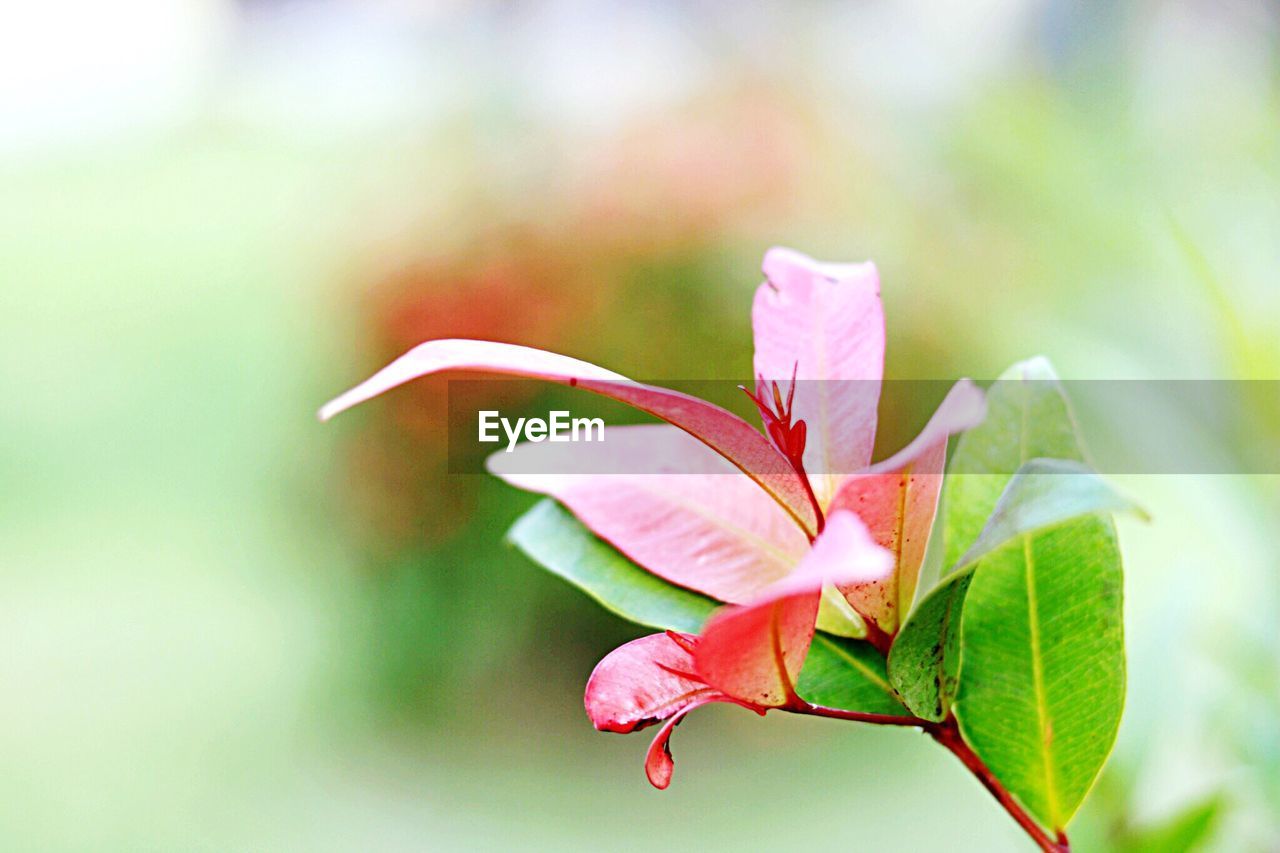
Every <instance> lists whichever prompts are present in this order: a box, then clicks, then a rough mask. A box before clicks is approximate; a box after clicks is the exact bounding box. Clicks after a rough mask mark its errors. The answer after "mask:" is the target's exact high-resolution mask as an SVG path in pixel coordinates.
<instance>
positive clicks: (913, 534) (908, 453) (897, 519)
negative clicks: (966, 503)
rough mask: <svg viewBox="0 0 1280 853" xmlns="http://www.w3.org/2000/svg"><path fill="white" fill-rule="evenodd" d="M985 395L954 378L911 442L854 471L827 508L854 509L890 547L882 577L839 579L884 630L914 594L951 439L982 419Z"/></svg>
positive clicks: (856, 605) (893, 628)
mask: <svg viewBox="0 0 1280 853" xmlns="http://www.w3.org/2000/svg"><path fill="white" fill-rule="evenodd" d="M985 416H986V398H985V395H983V393H982V391H981V389H979V388H977V387H976V386H975V385H973V384H972V383H970V382H969V381H967V380H962V381H961V382H958V383H956V385H955V387H953V388H952V389H951V391H950V393H948V394H947V398H946V399H945V400H943V401H942V405H940V406H939V407H938V410H937V411H936V412H934V415H933V417H932V418H931V419H930V420H929V423H928V424H927V425H926V426H925V428H924V430H923V431H921V433H920V435H918V436H917V437H916V439H915V440H914V441H912V442H911V444H909V445H908V446H907V447H906V448H904V449H903V450H901V451H900V452H898V453H897V454H895V455H894V456H893V457H891V458H889V459H886V460H885V461H883V462H880V463H877V464H876V465H874V466H872V467H871V468H870V469H868V471H867V472H866V473H865V474H859V475H856V476H853V477H850V478H848V479H846V480H845V481H844V483H843V484H842V485H841V486H840V490H839V491H838V492H837V493H836V496H835V497H834V498H833V499H832V501H831V507H830V510H831V511H832V512H836V511H839V510H848V511H850V512H853V513H856V514H857V515H858V517H859V518H861V519H862V521H863V523H864V524H866V526H867V528H868V529H869V530H870V531H871V536H872V538H874V539H875V541H876V542H878V543H879V544H880V545H883V546H884V547H885V548H887V549H889V551H891V552H892V553H893V554H894V556H895V559H896V562H897V569H896V571H894V572H893V574H892V575H891V576H890V577H888V578H886V579H885V580H884V581H883V582H882V583H879V584H870V585H867V584H863V585H858V586H849V587H845V586H842V587H841V591H842V592H843V593H844V594H845V598H846V599H848V601H849V604H850V605H851V606H852V607H853V609H854V610H856V611H858V613H859V614H861V615H862V617H863V618H864V619H869V620H871V621H873V622H875V623H876V625H877V626H878V627H879V628H880V630H882V631H883V632H885V633H886V634H889V635H893V634H894V633H896V632H897V630H898V626H899V625H900V624H901V622H902V619H903V617H904V615H905V614H906V612H907V610H909V609H910V607H911V601H912V599H913V598H914V597H915V591H916V582H917V580H918V579H919V575H920V566H921V564H923V562H924V556H925V550H926V548H927V546H928V544H929V533H930V531H931V530H932V529H933V518H934V514H935V513H936V512H937V508H938V494H939V491H940V490H941V488H942V476H943V469H944V467H945V465H946V459H947V439H948V438H949V437H950V436H951V435H953V434H955V433H957V432H960V431H962V430H966V429H970V428H972V427H974V426H977V425H978V424H979V423H981V422H982V419H983V418H984V417H985Z"/></svg>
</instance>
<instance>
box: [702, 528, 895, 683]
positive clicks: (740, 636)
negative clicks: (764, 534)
mask: <svg viewBox="0 0 1280 853" xmlns="http://www.w3.org/2000/svg"><path fill="white" fill-rule="evenodd" d="M892 571H893V557H892V555H891V554H889V552H888V551H886V550H885V549H883V548H881V547H880V546H879V545H877V544H876V543H875V542H874V541H872V539H871V536H870V534H869V533H868V531H867V529H866V527H865V526H864V525H863V524H862V522H861V521H859V520H858V518H857V517H856V516H854V515H853V514H852V513H848V512H838V513H835V514H833V515H831V516H830V517H829V518H828V519H827V525H826V528H825V529H824V530H823V532H822V535H820V536H819V537H818V538H817V540H816V541H815V542H814V544H813V548H812V549H811V550H810V551H809V553H808V554H807V555H805V558H804V560H803V561H801V563H800V565H799V566H797V567H796V569H795V571H794V572H792V573H791V574H790V575H788V576H787V577H785V578H783V579H782V580H780V581H778V582H777V583H775V584H773V585H772V586H770V587H769V588H768V589H767V590H765V591H764V592H763V593H761V595H760V596H759V597H758V598H756V599H755V600H754V601H753V602H751V603H750V604H748V605H746V606H745V607H726V608H723V609H722V610H719V611H717V613H716V614H715V615H714V616H712V617H711V620H710V621H709V622H708V623H707V626H706V628H704V629H703V632H702V635H701V637H700V638H699V639H698V644H697V647H696V648H695V649H694V654H693V658H694V663H695V664H696V666H697V674H698V676H699V677H700V678H701V679H702V680H703V681H705V682H706V683H707V684H709V685H711V686H712V687H714V688H716V689H718V690H720V691H721V692H723V693H725V694H726V695H728V696H730V697H733V698H735V699H739V700H741V701H743V702H747V703H750V704H752V705H758V706H761V707H766V708H778V707H784V706H789V705H791V704H793V703H794V702H795V701H796V695H795V680H796V677H797V676H798V675H799V674H800V668H801V667H802V666H803V665H804V659H805V656H806V655H807V654H808V652H809V644H810V642H811V641H812V640H813V631H814V623H815V622H816V621H817V616H818V605H819V601H820V599H821V595H822V587H823V585H824V584H828V583H830V584H835V585H838V586H840V587H842V588H845V587H848V588H860V587H862V586H865V585H870V584H876V583H880V582H882V581H883V580H884V579H885V578H886V577H887V576H888V575H889V574H890V573H891V572H892Z"/></svg>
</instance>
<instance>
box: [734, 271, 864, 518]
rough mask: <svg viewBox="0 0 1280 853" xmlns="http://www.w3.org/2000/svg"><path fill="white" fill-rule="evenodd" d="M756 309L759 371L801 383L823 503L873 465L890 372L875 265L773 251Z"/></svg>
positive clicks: (798, 403)
mask: <svg viewBox="0 0 1280 853" xmlns="http://www.w3.org/2000/svg"><path fill="white" fill-rule="evenodd" d="M764 274H765V283H764V284H762V285H760V287H759V289H758V290H757V291H756V297H755V303H754V305H753V306H752V310H751V324H752V327H753V328H754V332H755V364H754V366H755V372H756V374H757V375H758V376H762V377H763V378H764V379H765V381H766V382H768V381H777V382H778V383H779V384H780V385H781V384H783V383H785V382H786V381H787V380H790V379H791V377H792V376H793V375H794V376H795V377H796V379H797V380H798V385H797V388H796V393H795V403H794V408H793V410H792V411H793V412H794V413H795V417H796V419H797V420H803V421H804V422H805V424H806V426H807V428H808V440H807V442H806V446H805V453H804V463H805V468H806V470H807V471H808V472H809V477H810V479H811V480H812V482H813V486H814V490H815V492H816V493H817V495H818V499H819V500H821V501H823V502H824V503H825V502H826V501H827V500H829V499H830V497H831V496H832V495H833V494H835V490H836V488H837V486H838V485H839V483H840V480H841V479H842V478H843V476H845V475H848V474H851V473H852V472H854V471H861V470H862V469H863V468H865V467H866V466H867V464H868V463H869V462H870V461H871V451H872V448H873V447H874V445H875V439H876V409H877V407H878V405H879V400H880V379H881V376H882V375H883V373H884V309H883V307H882V306H881V304H880V276H879V274H878V273H877V272H876V268H875V265H874V264H871V263H865V264H828V263H821V262H819V261H815V260H814V259H812V258H810V257H807V256H805V255H803V254H801V253H800V252H796V251H793V250H791V249H782V248H774V249H770V250H769V251H768V253H766V254H765V257H764Z"/></svg>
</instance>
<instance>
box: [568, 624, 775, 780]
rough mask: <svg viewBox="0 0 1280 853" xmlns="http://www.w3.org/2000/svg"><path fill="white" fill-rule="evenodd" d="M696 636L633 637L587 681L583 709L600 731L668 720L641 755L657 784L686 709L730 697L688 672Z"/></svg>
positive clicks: (666, 776) (668, 765) (668, 768)
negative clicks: (636, 638) (672, 733)
mask: <svg viewBox="0 0 1280 853" xmlns="http://www.w3.org/2000/svg"><path fill="white" fill-rule="evenodd" d="M696 642H697V638H696V637H694V636H693V635H692V634H679V633H676V632H674V631H668V632H667V633H665V634H650V635H649V636H647V637H641V638H640V639H638V640H632V641H631V642H629V643H626V644H625V645H622V646H619V647H618V648H616V649H614V650H613V651H612V652H610V653H609V654H608V655H607V656H606V657H605V659H604V660H602V661H600V663H599V664H598V665H597V666H596V668H595V671H594V672H592V673H591V678H590V680H588V681H587V692H586V698H585V704H586V706H587V715H588V716H589V717H590V718H591V722H592V723H593V724H594V725H595V727H596V728H597V729H599V730H600V731H605V732H621V733H626V732H633V731H636V730H637V729H642V728H644V727H645V726H649V725H653V724H655V723H658V722H662V721H663V720H665V721H666V723H665V724H664V725H663V726H662V728H661V729H659V730H658V734H657V736H656V737H654V739H653V743H652V744H650V746H649V751H648V754H647V755H646V757H645V766H644V767H645V774H646V775H647V776H648V777H649V782H650V783H652V784H653V786H654V787H655V788H659V789H662V788H666V787H667V785H669V784H670V783H671V773H672V770H673V769H674V762H673V761H672V759H671V748H670V744H669V741H670V738H671V732H672V730H674V729H675V727H676V724H678V723H679V722H680V721H681V720H682V719H684V716H685V714H687V713H689V712H690V711H692V710H693V709H694V708H697V707H699V706H701V705H705V704H707V703H708V702H733V701H734V700H733V699H730V698H729V697H728V696H725V695H724V694H722V693H720V692H719V691H717V690H714V689H712V688H710V687H708V686H707V685H706V684H703V683H702V681H700V680H699V679H698V678H697V676H695V675H693V674H692V672H693V657H692V654H691V652H690V650H691V649H692V648H693V647H694V644H695V643H696ZM735 704H741V703H735ZM752 710H756V711H759V712H760V713H763V711H762V710H760V709H757V708H752Z"/></svg>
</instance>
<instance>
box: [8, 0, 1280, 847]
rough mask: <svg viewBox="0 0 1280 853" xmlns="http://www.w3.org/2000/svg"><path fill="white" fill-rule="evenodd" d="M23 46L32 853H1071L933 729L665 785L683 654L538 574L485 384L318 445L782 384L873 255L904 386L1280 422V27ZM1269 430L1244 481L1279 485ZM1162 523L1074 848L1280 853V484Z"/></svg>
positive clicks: (1069, 21) (707, 13)
mask: <svg viewBox="0 0 1280 853" xmlns="http://www.w3.org/2000/svg"><path fill="white" fill-rule="evenodd" d="M4 20H5V23H4V25H3V26H0V81H2V82H0V275H3V279H4V286H3V289H2V290H0V294H2V299H0V308H2V309H3V310H0V352H2V353H3V360H2V361H0V393H3V398H4V400H5V404H4V405H3V407H0V484H3V487H2V490H0V648H2V649H3V651H2V652H0V677H2V680H3V684H4V695H5V697H6V698H5V700H4V702H3V703H0V770H2V772H0V846H3V847H4V848H5V849H15V850H19V849H30V850H63V849H66V850H228V849H233V850H234V849H243V850H250V849H252V850H265V849H272V850H369V849H374V850H453V849H460V850H466V849H486V850H487V849H495V848H512V849H549V850H600V849H610V850H612V849H627V850H670V849H677V850H680V849H695V848H696V849H713V850H717V849H742V848H744V847H745V848H747V849H757V848H778V847H785V848H788V849H791V848H796V847H800V846H806V847H809V848H812V849H819V850H828V849H829V850H916V849H947V850H973V851H987V850H1020V849H1025V848H1026V846H1027V845H1026V842H1025V840H1023V838H1022V837H1021V836H1020V834H1019V831H1018V830H1017V828H1016V827H1015V826H1014V825H1013V824H1012V822H1011V821H1009V820H1008V819H1007V818H1006V817H1005V816H1004V815H1003V813H1002V812H1000V811H999V809H998V807H997V806H996V805H995V804H994V803H992V802H990V801H989V799H988V797H987V795H986V794H985V793H984V792H983V791H982V790H981V789H980V788H979V787H978V786H977V785H976V784H974V783H973V782H972V780H970V779H968V778H967V777H966V774H965V773H964V771H963V769H962V768H961V767H960V766H959V765H958V764H957V763H955V762H954V761H952V760H951V759H950V757H949V756H947V755H946V754H944V753H943V752H942V751H941V750H938V749H936V748H934V747H933V746H932V745H931V744H929V743H928V742H927V741H926V739H925V738H922V737H920V736H919V735H915V734H912V733H909V732H884V731H865V730H863V729H861V728H859V727H856V726H848V725H843V726H842V725H836V724H829V723H827V722H824V721H818V720H804V719H785V718H775V717H776V716H777V715H770V717H769V718H767V719H764V720H761V719H758V718H756V717H754V716H752V715H747V714H743V713H740V712H735V711H734V710H732V709H718V710H717V709H712V710H709V711H706V712H702V713H700V714H699V715H696V717H695V718H694V719H692V720H690V721H689V722H688V723H687V724H686V725H684V726H682V727H681V730H680V732H679V734H678V735H677V737H676V739H675V751H676V756H677V760H678V763H679V771H678V773H677V776H676V780H675V783H674V785H673V786H672V788H671V789H670V790H668V791H667V792H665V793H659V792H656V791H653V790H651V789H650V788H649V787H648V785H647V783H646V782H645V780H644V776H643V773H642V772H641V761H642V757H643V752H644V749H645V746H646V744H647V738H646V737H645V736H643V735H639V736H636V737H632V738H625V737H616V736H612V735H602V734H598V733H596V732H594V731H593V730H592V729H591V727H590V725H589V723H588V722H587V720H586V718H585V715H584V714H583V712H582V707H581V691H582V686H583V684H584V683H585V680H586V677H587V675H588V673H589V672H590V670H591V667H592V666H593V665H594V663H595V661H596V660H598V659H599V658H600V657H601V656H602V655H603V654H604V653H605V652H606V651H607V650H609V649H610V648H612V647H613V646H614V645H615V644H617V643H618V642H620V641H623V640H625V639H628V638H630V637H632V636H636V635H638V634H639V633H640V631H639V630H638V629H636V628H634V627H632V626H628V625H625V624H623V623H621V622H620V621H618V620H616V619H613V618H612V617H610V616H609V615H607V614H605V613H603V612H602V611H600V610H598V609H597V608H595V607H594V606H593V605H592V604H591V603H589V602H588V601H587V600H586V599H585V598H584V597H583V596H581V595H580V594H578V593H577V592H574V591H572V590H570V589H568V588H567V587H564V586H563V585H561V584H560V583H559V582H557V581H555V580H553V579H551V578H549V577H548V576H545V575H544V574H543V573H541V572H540V570H538V569H537V568H535V567H534V566H532V565H531V564H529V563H528V562H527V561H525V560H524V559H523V558H522V557H521V556H520V555H519V554H517V553H516V552H514V551H513V550H511V549H510V548H508V547H507V546H505V545H504V544H503V542H502V534H503V532H504V531H505V529H506V528H507V526H508V525H509V524H510V523H511V521H512V520H514V519H515V518H516V517H517V515H518V514H519V513H520V512H521V511H522V509H523V508H525V507H527V506H528V505H530V504H531V503H532V502H533V499H532V498H531V497H530V496H528V495H525V494H522V493H518V492H516V491H514V490H512V489H509V488H506V487H504V486H502V485H501V484H498V483H496V482H492V481H488V480H486V479H484V478H482V477H477V476H463V475H448V474H447V473H446V472H445V470H444V469H445V464H446V459H445V449H444V445H443V437H444V414H445V409H444V394H443V391H444V385H443V383H441V382H437V381H435V380H429V381H424V382H421V383H418V384H417V385H415V386H412V387H410V388H406V389H402V390H401V391H399V392H397V393H396V394H394V395H392V396H390V397H388V398H386V399H385V400H381V401H379V402H376V403H374V404H371V405H369V406H367V407H365V408H364V409H363V410H361V411H360V412H359V413H357V414H354V415H349V416H346V417H344V418H342V419H341V420H339V421H337V422H335V423H334V424H332V425H329V426H325V427H321V426H320V425H319V424H317V423H316V421H315V420H314V411H315V409H316V407H317V406H318V404H319V403H321V402H323V401H324V400H325V399H327V398H328V397H329V396H331V395H332V394H334V393H336V392H337V391H339V390H341V389H343V388H345V387H346V386H348V385H349V384H351V383H353V382H354V381H356V380H357V379H359V378H362V377H363V376H364V375H365V374H366V373H367V372H368V371H369V370H371V369H373V368H375V367H377V366H379V365H380V364H381V363H382V362H384V361H385V360H387V359H389V358H391V357H393V356H394V355H397V354H398V353H399V352H400V351H402V350H404V349H406V348H407V347H409V346H410V345H412V344H414V343H416V342H418V341H419V340H421V339H425V338H428V337H434V336H453V335H456V336H475V337H492V338H497V339H501V340H509V341H516V342H521V343H528V344H534V345H539V346H547V347H552V348H554V349H557V350H559V351H562V352H567V353H570V354H572V355H576V356H579V357H582V358H587V359H589V360H593V361H597V362H599V363H602V364H604V365H606V366H609V367H611V368H613V369H616V370H618V371H621V372H624V373H627V374H629V375H631V376H637V377H644V378H648V379H663V378H670V379H677V378H680V379H691V378H693V379H710V378H736V377H740V376H742V375H743V374H744V373H745V371H746V370H747V366H748V365H749V363H750V336H749V324H748V308H749V305H750V299H751V293H752V291H753V289H754V287H755V285H756V284H757V283H758V281H759V267H758V264H759V259H760V257H761V255H762V253H763V251H764V249H765V248H766V247H768V246H770V245H773V244H778V243H781V244H787V245H792V246H795V247H796V248H799V249H801V250H804V251H807V252H809V253H811V254H814V255H817V256H820V257H829V258H832V259H849V260H854V259H862V258H868V257H869V258H873V259H874V260H876V262H877V263H878V265H879V268H880V271H881V277H882V281H883V290H884V299H885V303H886V311H887V316H888V323H889V338H890V339H889V352H888V373H889V375H890V376H891V377H903V378H929V377H953V376H957V375H962V374H964V375H971V376H976V377H986V378H990V377H992V376H995V375H996V374H997V373H999V372H1000V371H1001V370H1002V369H1003V368H1004V367H1005V366H1006V365H1007V364H1009V363H1010V362H1012V361H1014V360H1016V359H1019V358H1023V357H1026V356H1028V355H1031V354H1034V353H1044V354H1047V355H1049V356H1050V357H1051V358H1052V359H1053V360H1054V361H1055V363H1056V364H1057V366H1058V368H1059V370H1060V372H1061V373H1062V374H1063V375H1064V376H1066V377H1068V378H1079V379H1111V378H1195V379H1214V378H1224V379H1225V378H1252V379H1277V378H1280V343H1278V342H1280V148H1278V147H1277V143H1278V142H1280V135H1278V131H1280V15H1278V14H1277V12H1276V7H1275V6H1274V4H1271V3H1266V2H1262V0H1258V1H1257V2H1244V0H1240V2H1237V0H1229V2H1225V3H1213V4H1209V3H1195V2H1143V3H1134V4H1131V5H1125V4H1118V3H1100V4H1075V3H1066V2H1056V0H1039V2H1036V1H1035V0H981V2H978V3H975V4H950V3H943V2H938V3H930V2H923V0H882V2H869V3H857V4H844V3H834V2H831V3H811V4H784V3H782V2H771V0H770V1H769V2H766V0H759V2H754V3H751V4H734V3H729V2H710V1H708V2H697V3H689V4H677V3H644V4H635V3H621V2H602V3H570V2H544V3H516V2H511V3H504V2H488V3H483V2H470V1H469V0H451V2H446V0H421V2H413V0H399V2H394V1H393V0H379V2H356V0H346V2H344V1H343V0H323V1H322V0H311V1H310V2H303V1H302V0H298V2H233V1H232V0H124V2H118V3H110V4H89V3H84V2H74V0H54V2H50V3H47V4H24V5H22V6H21V7H19V8H14V9H11V10H8V11H6V12H5V15H4ZM1258 387H1259V388H1260V389H1261V390H1260V391H1259V398H1258V400H1257V401H1256V406H1254V409H1253V410H1251V411H1250V413H1249V416H1248V417H1246V418H1242V419H1241V422H1240V423H1239V424H1238V425H1237V426H1238V427H1239V428H1238V430H1237V431H1236V433H1237V435H1238V439H1233V440H1231V441H1226V442H1223V441H1221V440H1220V439H1219V438H1215V437H1212V436H1204V437H1201V439H1202V441H1203V442H1204V444H1205V452H1206V453H1209V454H1215V455H1218V456H1221V457H1224V458H1228V459H1234V460H1238V461H1237V462H1236V463H1235V464H1237V465H1238V466H1240V468H1241V469H1244V468H1247V466H1248V460H1249V458H1250V454H1251V448H1256V447H1258V446H1267V447H1272V446H1274V444H1275V443H1276V442H1280V412H1278V409H1277V406H1276V402H1275V397H1274V392H1268V391H1267V390H1266V389H1267V388H1269V387H1272V386H1265V385H1259V386H1258ZM1143 414H1144V415H1145V416H1146V417H1150V418H1151V419H1152V421H1153V424H1157V423H1158V424H1159V425H1153V427H1152V428H1153V429H1162V428H1166V427H1171V426H1172V427H1177V426H1178V425H1177V424H1172V425H1170V424H1168V423H1159V419H1160V418H1162V417H1164V418H1168V419H1176V417H1177V414H1176V412H1174V413H1161V412H1148V413H1143ZM885 417H886V418H887V421H886V427H885V430H886V435H888V436H896V437H899V438H904V437H907V436H909V435H910V434H911V433H912V431H913V430H914V429H915V428H916V426H918V423H919V421H918V420H915V419H914V415H912V414H911V413H902V412H897V413H895V412H892V411H890V412H886V413H885ZM895 418H896V419H895ZM1190 428H1191V427H1188V429H1190ZM1088 431H1089V432H1091V433H1092V434H1090V435H1088V436H1087V437H1088V438H1089V439H1090V440H1093V441H1098V442H1104V441H1108V440H1111V439H1112V438H1113V436H1109V435H1107V434H1106V433H1107V432H1108V424H1107V422H1106V420H1105V419H1102V420H1101V421H1094V422H1092V423H1090V424H1089V426H1088ZM1127 434H1128V435H1132V432H1131V431H1129V432H1127ZM1259 442H1262V443H1265V444H1263V445H1260V444H1259ZM1141 449H1142V448H1141V447H1140V446H1139V447H1134V448H1131V450H1132V451H1133V452H1141ZM1122 485H1123V486H1124V487H1126V488H1127V489H1128V490H1129V491H1130V493H1132V494H1133V495H1134V496H1135V497H1137V499H1138V500H1139V501H1140V502H1142V503H1143V504H1144V505H1145V506H1146V507H1147V508H1148V509H1149V510H1150V511H1151V512H1152V514H1153V515H1154V518H1155V521H1154V523H1152V524H1150V525H1146V526H1143V525H1140V524H1136V523H1130V522H1127V521H1126V522H1122V531H1121V533H1122V538H1123V543H1124V547H1125V553H1126V557H1127V572H1128V588H1127V614H1128V638H1129V640H1128V642H1129V651H1130V692H1129V701H1128V709H1127V714H1126V718H1125V722H1124V725H1123V728H1122V731H1121V736H1120V742H1119V744H1118V746H1117V750H1116V754H1115V756H1114V757H1113V760H1112V762H1111V764H1110V765H1109V766H1108V769H1107V771H1106V772H1105V774H1104V777H1103V779H1102V781H1101V782H1100V783H1099V785H1098V787H1097V788H1096V789H1095V791H1094V792H1093V794H1092V795H1091V797H1090V799H1089V800H1088V802H1087V803H1086V805H1085V808H1084V810H1083V812H1082V814H1081V816H1080V818H1079V821H1078V825H1077V827H1076V829H1075V832H1074V839H1075V841H1076V842H1077V847H1078V849H1080V850H1137V849H1156V850H1176V849H1183V847H1181V846H1178V844H1176V843H1175V842H1173V841H1169V840H1168V839H1167V838H1166V839H1164V840H1161V838H1160V836H1159V835H1158V834H1157V833H1158V832H1160V831H1161V830H1164V829H1168V828H1169V826H1170V821H1178V820H1187V821H1194V820H1199V819H1202V820H1203V822H1204V823H1206V824H1209V825H1211V826H1210V829H1209V830H1208V832H1206V833H1205V834H1204V835H1203V836H1202V841H1201V842H1200V848H1199V849H1206V850H1231V851H1236V850H1259V851H1261V850H1274V849H1277V847H1280V667H1278V666H1277V662H1278V661H1280V627H1278V624H1280V623H1278V621H1277V618H1276V613H1277V612H1278V610H1280V571H1278V570H1280V537H1278V536H1277V529H1278V528H1280V525H1278V524H1277V520H1278V518H1280V482H1277V478H1276V477H1265V476H1252V477H1249V476H1231V477H1228V476H1200V477H1191V476H1160V477H1155V476H1152V477H1130V478H1122ZM1189 809H1190V810H1192V811H1188V810H1189ZM1196 810H1198V811H1196ZM1143 845H1146V846H1145V847H1144V846H1143Z"/></svg>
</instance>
